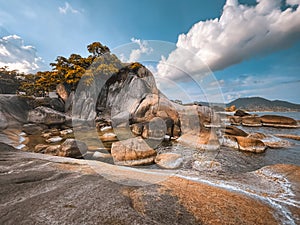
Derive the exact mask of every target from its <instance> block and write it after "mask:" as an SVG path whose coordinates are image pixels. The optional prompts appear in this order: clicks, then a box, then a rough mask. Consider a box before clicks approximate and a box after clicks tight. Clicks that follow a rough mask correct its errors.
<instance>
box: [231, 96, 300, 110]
mask: <svg viewBox="0 0 300 225" xmlns="http://www.w3.org/2000/svg"><path fill="white" fill-rule="evenodd" d="M232 105H235V107H236V108H237V109H244V110H247V111H300V104H293V103H290V102H286V101H280V100H275V101H270V100H268V99H265V98H261V97H251V98H238V99H236V100H234V101H232V102H230V103H228V104H227V105H226V106H227V107H228V106H232Z"/></svg>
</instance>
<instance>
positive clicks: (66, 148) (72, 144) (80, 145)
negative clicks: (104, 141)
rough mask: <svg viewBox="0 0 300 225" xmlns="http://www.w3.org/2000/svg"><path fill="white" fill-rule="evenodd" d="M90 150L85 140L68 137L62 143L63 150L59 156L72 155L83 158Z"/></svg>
mask: <svg viewBox="0 0 300 225" xmlns="http://www.w3.org/2000/svg"><path fill="white" fill-rule="evenodd" d="M87 150H88V147H87V145H86V144H85V143H84V142H81V141H78V140H75V139H71V138H69V139H67V140H65V141H64V143H63V144H62V145H61V150H60V151H59V152H58V156H64V157H71V158H82V156H83V155H84V154H86V152H87Z"/></svg>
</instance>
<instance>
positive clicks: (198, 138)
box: [177, 129, 220, 151]
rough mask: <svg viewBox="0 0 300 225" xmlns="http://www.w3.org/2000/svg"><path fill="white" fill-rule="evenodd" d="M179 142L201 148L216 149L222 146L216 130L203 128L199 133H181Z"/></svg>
mask: <svg viewBox="0 0 300 225" xmlns="http://www.w3.org/2000/svg"><path fill="white" fill-rule="evenodd" d="M177 142H178V143H180V144H182V145H185V146H189V147H192V148H195V149H199V150H210V151H215V150H218V149H219V148H220V143H219V139H218V136H217V135H216V133H215V131H214V130H209V129H202V130H201V132H199V133H198V134H194V133H185V134H183V135H181V136H180V137H179V138H178V139H177Z"/></svg>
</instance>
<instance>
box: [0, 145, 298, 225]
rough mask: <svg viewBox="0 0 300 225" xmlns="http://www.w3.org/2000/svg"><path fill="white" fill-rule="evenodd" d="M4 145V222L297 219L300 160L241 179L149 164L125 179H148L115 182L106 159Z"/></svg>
mask: <svg viewBox="0 0 300 225" xmlns="http://www.w3.org/2000/svg"><path fill="white" fill-rule="evenodd" d="M0 149H1V151H0V160H1V167H0V172H1V174H0V183H1V189H0V201H1V204H0V223H1V224H83V223H84V224H298V223H299V222H300V204H299V200H300V199H299V196H300V195H299V194H300V179H299V177H300V168H299V167H297V166H291V165H290V166H289V165H277V166H271V167H265V168H263V169H261V170H258V171H256V172H253V173H246V174H243V179H241V178H239V179H240V180H239V184H237V182H236V180H234V179H232V180H227V181H224V182H222V184H220V182H219V181H216V180H215V181H214V180H210V181H209V180H196V179H194V181H193V178H192V177H185V176H183V175H179V174H178V175H173V176H170V175H167V174H166V173H157V174H156V175H155V177H161V178H162V180H161V181H158V180H153V179H152V178H151V175H149V172H148V173H143V174H142V176H141V175H138V176H137V173H138V172H137V171H136V170H131V171H126V174H127V177H126V182H127V183H130V180H132V181H136V180H138V179H141V180H143V182H141V183H139V185H137V186H136V185H135V186H133V185H126V184H125V182H124V181H122V179H124V177H122V179H121V178H120V177H119V178H118V179H119V180H114V182H112V181H110V180H108V179H107V178H105V177H103V176H102V175H100V174H99V173H97V169H95V168H97V167H101V168H103V167H105V165H108V164H104V163H101V162H98V163H99V164H98V165H96V164H95V165H93V166H91V165H89V163H88V162H87V160H78V159H71V158H62V157H53V156H47V155H41V154H36V153H27V152H21V151H16V150H14V149H13V148H12V147H10V146H7V145H5V144H0ZM119 169H120V170H122V167H121V168H119ZM119 172H120V171H118V173H119ZM139 172H140V171H139ZM254 180H256V183H257V185H256V186H253V184H251V183H252V181H254ZM145 181H147V182H148V183H147V185H145V184H146V183H144V182H145ZM257 181H259V182H257ZM246 187H247V188H246Z"/></svg>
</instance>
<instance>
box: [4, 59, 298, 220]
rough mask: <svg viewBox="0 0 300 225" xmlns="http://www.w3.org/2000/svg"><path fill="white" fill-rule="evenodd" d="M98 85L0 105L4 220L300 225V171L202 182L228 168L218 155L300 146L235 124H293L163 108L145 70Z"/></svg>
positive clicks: (267, 170) (278, 169) (282, 168)
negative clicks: (224, 119)
mask: <svg viewBox="0 0 300 225" xmlns="http://www.w3.org/2000/svg"><path fill="white" fill-rule="evenodd" d="M105 79H106V80H104V81H103V82H102V84H103V85H104V86H103V88H102V89H101V90H97V87H94V89H93V88H91V89H93V90H92V91H90V90H86V88H82V89H81V88H80V87H78V89H77V90H76V92H74V91H71V92H68V91H67V89H66V88H65V87H64V86H63V85H59V86H58V88H57V92H58V94H59V96H60V97H59V98H57V99H49V98H48V99H47V98H45V99H34V98H24V97H20V96H14V97H7V98H6V97H1V98H0V106H1V108H0V172H1V173H0V183H1V189H0V201H1V204H0V223H1V224H83V223H84V224H172V223H173V224H298V223H299V217H300V212H299V209H300V203H299V200H300V199H299V196H300V195H299V193H300V192H299V177H300V176H299V175H300V172H299V171H300V169H299V167H298V166H296V165H274V166H269V167H263V168H262V169H260V170H256V171H254V172H247V173H245V172H243V173H240V174H238V173H236V174H235V176H225V175H223V176H222V178H220V177H218V176H213V177H209V176H206V175H205V173H206V172H205V171H207V170H205V169H206V168H208V170H210V168H212V169H213V168H215V167H217V168H219V167H222V166H223V165H221V163H220V162H218V161H216V160H215V159H216V157H217V156H218V154H219V151H220V149H221V148H222V147H223V148H225V151H227V150H228V151H236V150H238V151H243V152H247V154H249V157H250V154H256V153H264V152H265V151H266V150H267V149H268V148H275V149H276V148H286V147H288V146H290V145H291V143H290V141H288V140H286V138H293V139H295V140H297V138H298V136H289V137H287V136H284V134H278V135H277V136H275V135H270V134H263V133H247V132H245V131H244V130H241V129H240V128H238V127H236V126H245V127H258V126H265V127H274V128H282V127H285V128H286V127H288V128H291V129H297V128H299V121H295V120H293V119H292V118H286V117H278V116H271V117H270V116H261V117H258V116H256V115H249V114H247V113H246V112H243V111H237V112H236V114H235V115H234V116H231V117H229V118H228V119H227V120H228V121H229V122H230V123H231V126H229V125H228V124H224V123H223V122H222V119H221V118H220V116H219V115H218V114H217V113H215V112H214V111H213V110H212V109H211V108H209V107H206V106H200V105H192V106H183V105H180V104H176V103H173V102H172V101H170V100H169V99H168V98H167V97H166V96H164V95H163V94H162V93H161V92H160V91H159V90H158V88H157V87H156V84H155V80H154V77H153V75H152V74H151V72H150V71H148V70H147V69H146V68H145V67H143V66H142V65H140V64H132V65H128V66H127V67H125V68H123V69H121V70H120V71H119V72H118V73H117V74H114V75H113V76H111V77H110V78H109V77H107V78H105ZM100 83H101V82H100ZM98 86H99V84H98ZM1 142H4V143H6V144H3V143H2V144H1ZM99 143H101V144H99ZM165 146H168V147H169V148H167V147H165ZM171 146H175V147H174V149H175V150H176V152H172V147H171ZM176 146H180V147H179V148H177V147H176ZM185 147H187V150H184V148H185ZM15 148H18V149H22V150H23V151H17V150H16V149H15ZM222 151H224V149H222ZM40 153H42V154H40ZM202 153H208V154H207V155H208V156H209V157H207V158H205V157H206V155H205V157H202V156H203V155H201V154H202ZM200 156H201V157H200ZM243 157H247V155H245V156H243ZM84 158H85V159H89V160H83V159H84ZM224 160H225V161H226V159H223V161H224ZM238 160H240V159H238ZM247 162H248V161H247V160H246V161H245V163H247ZM149 165H150V166H149ZM239 165H240V164H238V165H236V166H239ZM124 166H125V167H124ZM136 166H139V169H137V167H136ZM256 168H257V167H256ZM171 169H173V170H171ZM177 169H179V170H177ZM196 171H197V173H194V172H196ZM203 171H204V172H203ZM248 171H249V170H248ZM218 172H220V173H223V172H224V171H222V170H220V171H218Z"/></svg>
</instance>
